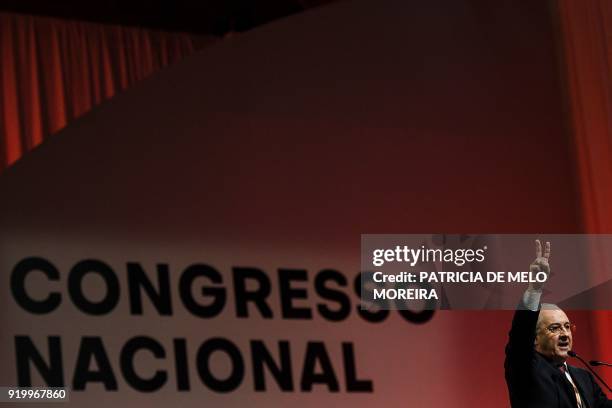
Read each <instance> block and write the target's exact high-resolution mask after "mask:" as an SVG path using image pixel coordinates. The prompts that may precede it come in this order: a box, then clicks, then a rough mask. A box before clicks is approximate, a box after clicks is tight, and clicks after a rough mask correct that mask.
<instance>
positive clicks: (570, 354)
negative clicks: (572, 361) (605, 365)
mask: <svg viewBox="0 0 612 408" xmlns="http://www.w3.org/2000/svg"><path fill="white" fill-rule="evenodd" d="M567 355H568V356H570V357H575V358H577V359H578V360H580V362H581V363H582V364H584V366H585V367H586V368H587V369H588V370H589V371H590V372H592V373H593V375H594V376H595V377H596V378H597V379H598V380H599V382H600V383H602V384H603V385H605V386H606V388H607V389H608V391H610V392H612V389H610V386H609V385H608V384H606V382H605V381H604V380H603V379H602V378H601V377H600V376H599V375H597V373H596V372H595V371H593V369H592V368H591V367H590V366H589V365H588V364H587V362H586V361H584V360H583V359H582V357H580V356H579V355H578V354H576V353H575V352H573V351H572V350H570V351H568V352H567ZM598 362H599V361H598Z"/></svg>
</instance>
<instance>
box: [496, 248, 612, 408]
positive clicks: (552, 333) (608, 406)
mask: <svg viewBox="0 0 612 408" xmlns="http://www.w3.org/2000/svg"><path fill="white" fill-rule="evenodd" d="M549 257H550V242H546V245H545V248H544V253H542V245H541V243H540V241H536V260H535V261H534V262H533V263H532V264H531V266H530V270H531V272H533V273H537V272H545V273H546V274H547V275H549V274H550V266H549V264H548V259H549ZM542 287H543V284H541V283H533V284H530V285H529V288H528V289H527V291H526V292H525V294H524V295H523V299H522V302H521V305H520V306H519V309H518V310H517V311H516V313H515V314H514V319H513V320H512V328H511V330H510V334H509V340H508V345H507V346H506V361H505V364H504V366H505V369H506V383H507V384H508V392H509V394H510V403H511V405H512V407H513V408H532V407H533V408H535V407H537V408H549V407H550V408H552V407H554V408H612V400H609V399H608V398H607V397H606V395H605V394H604V393H603V391H602V390H601V388H600V387H599V385H598V384H597V383H596V382H595V380H594V379H593V376H592V375H591V373H589V372H588V371H586V370H583V369H580V368H577V367H573V366H570V365H568V364H567V363H566V360H567V357H568V351H570V350H571V349H572V345H573V337H572V324H571V323H570V321H569V319H568V318H567V315H566V314H565V312H563V310H561V309H559V308H558V307H557V306H555V305H550V304H546V303H544V304H541V303H540V297H541V295H542Z"/></svg>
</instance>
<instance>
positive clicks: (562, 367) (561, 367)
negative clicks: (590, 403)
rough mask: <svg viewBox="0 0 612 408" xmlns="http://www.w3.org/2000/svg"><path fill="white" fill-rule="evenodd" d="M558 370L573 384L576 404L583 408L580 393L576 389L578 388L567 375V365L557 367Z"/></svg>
mask: <svg viewBox="0 0 612 408" xmlns="http://www.w3.org/2000/svg"><path fill="white" fill-rule="evenodd" d="M557 368H558V369H559V371H561V373H563V377H565V379H567V380H569V382H570V384H572V388H573V389H574V393H575V394H576V402H577V403H578V408H582V399H581V398H580V393H579V392H578V388H576V386H575V385H574V381H573V380H571V377H570V378H568V377H569V376H568V375H566V370H567V369H566V367H565V364H561V365H560V366H557Z"/></svg>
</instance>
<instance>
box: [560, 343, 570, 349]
mask: <svg viewBox="0 0 612 408" xmlns="http://www.w3.org/2000/svg"><path fill="white" fill-rule="evenodd" d="M559 348H560V349H561V350H569V342H559Z"/></svg>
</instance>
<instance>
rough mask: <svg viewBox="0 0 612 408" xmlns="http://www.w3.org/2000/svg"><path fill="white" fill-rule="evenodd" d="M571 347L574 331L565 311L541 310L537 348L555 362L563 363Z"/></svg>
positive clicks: (536, 341)
mask: <svg viewBox="0 0 612 408" xmlns="http://www.w3.org/2000/svg"><path fill="white" fill-rule="evenodd" d="M571 349H572V332H571V330H570V321H569V319H568V318H567V315H566V314H565V312H564V311H563V310H559V309H548V310H541V311H540V323H539V324H538V329H537V333H536V340H535V350H536V351H537V352H538V353H540V354H542V355H544V356H545V357H547V358H549V359H550V360H552V361H554V362H557V363H563V362H564V361H565V360H566V359H567V357H568V356H567V352H568V351H570V350H571Z"/></svg>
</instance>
